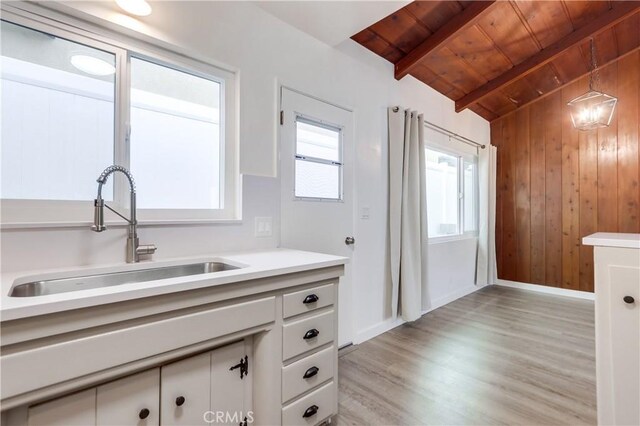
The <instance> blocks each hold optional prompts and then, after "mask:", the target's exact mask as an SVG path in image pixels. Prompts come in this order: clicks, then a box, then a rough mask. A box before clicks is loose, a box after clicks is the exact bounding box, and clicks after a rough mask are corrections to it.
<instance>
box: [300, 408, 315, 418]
mask: <svg viewBox="0 0 640 426" xmlns="http://www.w3.org/2000/svg"><path fill="white" fill-rule="evenodd" d="M317 413H318V406H317V405H312V406H311V407H309V408H307V409H306V410H304V414H303V415H302V418H304V419H306V418H307V417H311V416H315V415H316V414H317Z"/></svg>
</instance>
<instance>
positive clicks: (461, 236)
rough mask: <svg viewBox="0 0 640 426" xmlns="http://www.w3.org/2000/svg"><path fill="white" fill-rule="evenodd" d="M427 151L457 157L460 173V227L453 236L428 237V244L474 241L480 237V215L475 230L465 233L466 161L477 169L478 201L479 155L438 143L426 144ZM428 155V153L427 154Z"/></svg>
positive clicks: (476, 189) (475, 192) (477, 193)
mask: <svg viewBox="0 0 640 426" xmlns="http://www.w3.org/2000/svg"><path fill="white" fill-rule="evenodd" d="M427 149H430V150H432V151H437V152H441V153H443V154H447V155H451V156H453V157H456V159H457V161H456V166H457V172H458V227H457V232H456V233H455V234H452V235H440V236H437V237H430V236H428V237H427V239H428V241H427V242H428V243H429V244H439V243H446V242H450V241H460V240H468V239H474V238H477V237H478V227H479V222H478V218H479V214H478V211H476V214H475V222H476V226H475V228H476V229H475V230H474V231H465V230H464V196H465V193H464V161H465V160H467V161H472V162H473V163H474V164H475V165H476V167H475V168H474V171H475V173H474V174H475V176H474V182H475V185H474V188H473V191H474V196H475V199H476V200H478V195H479V188H478V186H479V185H478V156H477V155H471V154H469V153H464V152H460V151H457V150H455V149H451V148H449V147H443V146H442V145H439V144H436V143H429V142H427V143H425V151H426V150H427ZM425 154H426V153H425ZM476 209H479V205H478V203H476ZM428 220H429V217H428V216H427V221H428ZM426 226H427V228H428V227H429V223H427V224H426Z"/></svg>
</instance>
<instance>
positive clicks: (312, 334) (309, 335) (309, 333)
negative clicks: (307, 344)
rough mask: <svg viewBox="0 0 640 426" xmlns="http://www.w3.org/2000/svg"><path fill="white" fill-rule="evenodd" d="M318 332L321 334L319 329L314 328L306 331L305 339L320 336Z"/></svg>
mask: <svg viewBox="0 0 640 426" xmlns="http://www.w3.org/2000/svg"><path fill="white" fill-rule="evenodd" d="M318 334H320V332H319V331H318V330H317V329H315V328H312V329H311V330H309V331H307V332H306V333H304V337H303V339H304V340H307V339H313V338H314V337H318Z"/></svg>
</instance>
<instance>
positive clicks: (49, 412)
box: [27, 388, 96, 426]
mask: <svg viewBox="0 0 640 426" xmlns="http://www.w3.org/2000/svg"><path fill="white" fill-rule="evenodd" d="M27 417H28V420H27V423H28V424H29V426H36V425H47V426H76V425H77V426H86V425H91V424H94V422H95V418H96V389H95V388H94V389H88V390H85V391H82V392H78V393H74V394H71V395H67V396H65V397H62V398H58V399H55V400H53V401H49V402H45V403H44V404H39V405H34V406H32V407H29V410H28V415H27Z"/></svg>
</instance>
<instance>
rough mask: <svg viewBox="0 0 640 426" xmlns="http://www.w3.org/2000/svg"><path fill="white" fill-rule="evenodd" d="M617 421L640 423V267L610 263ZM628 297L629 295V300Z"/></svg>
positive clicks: (619, 422) (613, 366) (612, 350)
mask: <svg viewBox="0 0 640 426" xmlns="http://www.w3.org/2000/svg"><path fill="white" fill-rule="evenodd" d="M609 276H610V279H611V283H610V285H611V293H610V297H611V298H610V300H609V303H610V306H609V309H610V315H611V374H612V379H613V407H614V409H615V424H619V425H638V424H640V403H639V402H638V401H640V269H639V268H632V267H624V266H610V267H609ZM625 298H632V299H633V301H631V299H628V301H627V302H625Z"/></svg>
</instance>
